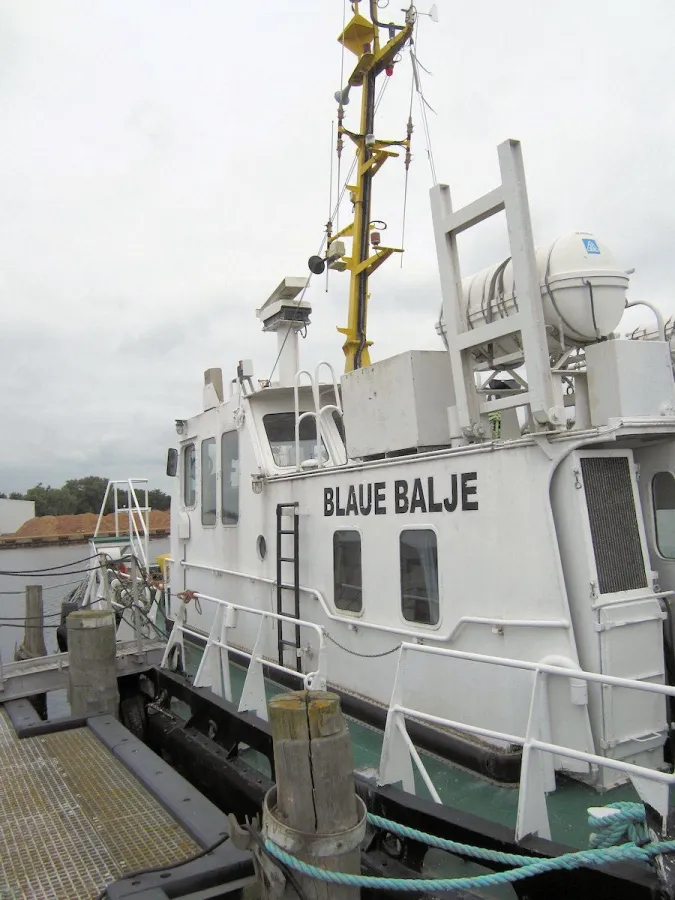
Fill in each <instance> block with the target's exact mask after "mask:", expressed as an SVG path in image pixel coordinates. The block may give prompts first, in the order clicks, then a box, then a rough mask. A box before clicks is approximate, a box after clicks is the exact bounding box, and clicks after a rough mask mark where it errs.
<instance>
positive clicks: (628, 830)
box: [588, 801, 649, 848]
mask: <svg viewBox="0 0 675 900" xmlns="http://www.w3.org/2000/svg"><path fill="white" fill-rule="evenodd" d="M603 809H606V810H607V811H608V813H607V814H605V815H593V814H592V813H591V811H590V810H589V814H588V824H589V825H590V826H591V828H594V829H595V831H594V833H593V834H591V838H590V845H591V847H594V848H600V847H615V846H616V845H617V844H625V843H627V842H628V841H631V842H632V843H634V844H642V843H644V842H645V841H647V840H648V839H649V836H648V834H647V818H646V814H645V808H644V806H643V804H642V803H630V802H629V801H619V802H616V803H607V804H606V805H605V806H604V807H603ZM609 810H616V812H611V813H610V812H609Z"/></svg>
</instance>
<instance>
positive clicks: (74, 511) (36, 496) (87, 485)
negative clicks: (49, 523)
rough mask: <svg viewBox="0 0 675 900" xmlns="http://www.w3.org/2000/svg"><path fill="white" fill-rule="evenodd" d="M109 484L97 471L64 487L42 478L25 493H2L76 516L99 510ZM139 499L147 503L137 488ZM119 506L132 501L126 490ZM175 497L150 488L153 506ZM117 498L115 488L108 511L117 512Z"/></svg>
mask: <svg viewBox="0 0 675 900" xmlns="http://www.w3.org/2000/svg"><path fill="white" fill-rule="evenodd" d="M107 486H108V479H107V478H100V477H99V476H97V475H88V476H87V477H86V478H71V479H70V480H69V481H66V483H65V484H64V485H63V486H62V487H57V488H54V487H51V485H47V486H46V487H45V485H44V484H42V482H40V483H39V484H36V485H35V487H32V488H29V489H28V490H27V491H26V493H25V494H21V493H19V492H18V491H12V493H11V494H9V496H8V495H7V494H3V493H0V499H3V500H7V499H9V500H33V501H34V502H35V515H36V516H73V515H78V514H80V513H89V512H92V513H98V512H99V511H100V509H101V504H102V503H103V498H104V497H105V491H106V488H107ZM136 495H137V497H138V501H139V503H141V504H142V503H143V501H144V499H145V493H144V492H140V491H138V490H137V491H136ZM117 502H118V507H119V508H124V507H126V506H127V504H128V498H127V494H126V491H118V492H117ZM170 505H171V498H170V497H169V495H168V494H165V493H164V492H163V491H160V490H157V489H155V490H152V491H148V506H150V508H151V509H162V510H165V509H169V507H170ZM113 507H114V501H113V495H112V492H111V494H110V496H109V497H108V500H107V501H106V507H105V512H107V513H111V512H113V511H114V510H113Z"/></svg>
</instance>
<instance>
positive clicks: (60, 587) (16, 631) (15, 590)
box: [0, 538, 169, 662]
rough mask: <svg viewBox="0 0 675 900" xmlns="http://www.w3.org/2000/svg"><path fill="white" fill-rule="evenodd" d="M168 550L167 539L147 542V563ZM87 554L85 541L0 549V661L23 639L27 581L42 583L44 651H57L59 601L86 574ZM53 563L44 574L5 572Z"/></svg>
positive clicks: (10, 654)
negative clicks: (17, 548)
mask: <svg viewBox="0 0 675 900" xmlns="http://www.w3.org/2000/svg"><path fill="white" fill-rule="evenodd" d="M168 550H169V541H168V539H167V538H162V539H158V540H154V541H150V553H149V557H150V562H152V561H153V560H154V559H155V557H156V556H159V555H160V554H161V553H167V552H168ZM89 555H90V550H89V545H88V544H75V545H67V546H65V547H26V548H24V549H21V550H14V549H12V550H0V659H2V661H3V662H11V660H13V659H14V648H15V646H16V645H17V644H20V643H21V640H22V638H23V616H24V614H25V591H26V586H27V585H29V584H40V585H42V592H43V593H42V596H43V598H44V609H45V644H46V645H47V653H55V652H56V651H57V645H56V626H57V625H58V624H59V622H60V620H61V618H60V616H61V601H62V600H64V599H65V597H66V595H67V594H68V593H69V592H70V591H71V590H72V589H73V588H74V587H75V586H76V584H78V583H79V582H80V581H82V580H84V578H86V573H85V572H83V571H81V570H83V569H86V568H87V566H88V565H89V563H88V561H86V562H85V561H83V560H85V558H86V557H88V556H89ZM53 566H61V567H62V568H60V569H57V570H55V571H54V572H52V573H50V574H48V575H46V574H44V573H40V572H35V573H34V574H32V575H27V576H13V575H8V574H5V573H7V572H31V571H33V572H34V570H35V569H46V568H49V567H53ZM68 573H73V574H68ZM12 620H16V621H12Z"/></svg>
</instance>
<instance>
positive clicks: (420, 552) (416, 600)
mask: <svg viewBox="0 0 675 900" xmlns="http://www.w3.org/2000/svg"><path fill="white" fill-rule="evenodd" d="M399 550H400V562H401V610H402V612H403V618H404V619H406V620H407V621H408V622H415V623H417V624H418V625H437V624H438V620H439V608H438V551H437V547H436V532H435V531H431V530H430V529H422V528H415V529H410V530H409V531H402V532H401V537H400V546H399Z"/></svg>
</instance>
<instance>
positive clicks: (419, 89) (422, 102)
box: [410, 19, 438, 185]
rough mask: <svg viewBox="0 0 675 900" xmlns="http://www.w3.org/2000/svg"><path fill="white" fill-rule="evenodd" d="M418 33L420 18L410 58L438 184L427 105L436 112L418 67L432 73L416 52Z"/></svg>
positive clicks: (429, 153)
mask: <svg viewBox="0 0 675 900" xmlns="http://www.w3.org/2000/svg"><path fill="white" fill-rule="evenodd" d="M418 34H419V19H418V20H417V22H416V23H415V41H414V44H413V45H411V47H410V58H411V60H412V66H413V83H414V85H415V88H416V90H417V96H418V97H419V101H420V111H421V113H422V128H423V129H424V137H425V139H426V142H427V156H428V157H429V168H430V169H431V178H432V182H433V184H434V185H436V184H438V178H437V177H436V165H435V163H434V152H433V149H432V146H431V132H430V130H429V121H428V119H427V107H428V108H429V109H430V110H431V111H432V112H435V110H434V108H433V107H432V106H431V105H430V104H429V103H428V102H427V99H426V97H425V96H424V91H423V90H422V81H421V79H420V73H419V70H418V67H419V68H420V69H422V70H423V71H424V72H426V73H427V75H430V74H431V73H430V72H429V70H428V69H425V68H424V66H423V65H422V63H421V62H420V61H419V59H418V56H417V52H416V47H417V44H418V43H419V38H418Z"/></svg>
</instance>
